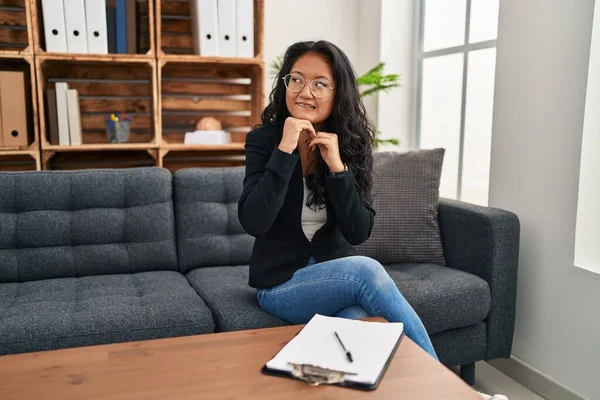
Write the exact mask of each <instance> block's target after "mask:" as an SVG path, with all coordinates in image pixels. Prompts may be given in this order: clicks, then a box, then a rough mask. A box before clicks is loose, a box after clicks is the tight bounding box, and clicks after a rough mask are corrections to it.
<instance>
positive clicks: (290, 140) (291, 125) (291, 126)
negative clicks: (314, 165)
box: [279, 117, 317, 153]
mask: <svg viewBox="0 0 600 400" xmlns="http://www.w3.org/2000/svg"><path fill="white" fill-rule="evenodd" d="M304 130H306V131H308V137H309V138H312V137H314V136H315V135H316V134H317V133H316V132H315V128H313V126H312V124H311V123H310V122H309V121H307V120H305V119H298V118H294V117H287V118H286V119H285V124H284V125H283V137H282V138H281V143H279V150H281V151H285V152H286V153H292V152H293V151H294V150H296V147H297V146H298V138H299V137H300V133H301V132H302V131H304Z"/></svg>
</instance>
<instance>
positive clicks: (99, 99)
mask: <svg viewBox="0 0 600 400" xmlns="http://www.w3.org/2000/svg"><path fill="white" fill-rule="evenodd" d="M36 68H37V69H38V76H37V77H38V88H39V91H38V103H39V106H40V133H41V138H42V148H43V149H45V150H49V149H55V150H56V149H59V150H65V149H64V147H65V146H58V145H57V144H51V143H50V140H49V134H48V124H49V118H48V115H47V112H46V110H47V109H48V108H47V96H46V89H49V88H52V87H53V86H54V85H55V83H56V82H67V83H68V84H69V88H73V89H77V90H78V92H79V101H80V111H81V126H82V141H83V146H72V147H73V148H76V147H80V148H82V149H83V150H86V149H87V148H89V146H93V147H92V148H91V149H96V148H103V147H104V148H106V149H107V150H110V149H113V147H114V146H121V147H123V146H125V147H128V146H129V147H130V148H131V147H132V146H133V147H135V146H139V147H142V148H146V147H152V146H154V145H155V144H156V143H157V142H156V136H155V131H156V129H155V127H156V107H155V104H154V103H155V102H154V94H155V90H156V63H155V62H154V61H148V60H145V61H138V62H116V61H113V62H109V61H66V60H56V59H53V58H52V57H48V58H45V57H40V58H37V59H36ZM121 111H124V112H125V113H126V114H127V115H128V116H129V117H131V129H130V134H129V142H128V143H124V144H113V143H108V139H107V137H106V128H105V119H106V117H108V116H110V114H111V113H113V112H121ZM70 150H72V151H77V149H70ZM67 151H68V150H67Z"/></svg>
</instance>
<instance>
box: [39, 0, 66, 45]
mask: <svg viewBox="0 0 600 400" xmlns="http://www.w3.org/2000/svg"><path fill="white" fill-rule="evenodd" d="M42 17H43V21H44V37H45V38H46V51H47V52H52V53H66V52H67V30H66V28H65V12H64V8H63V2H62V0H42Z"/></svg>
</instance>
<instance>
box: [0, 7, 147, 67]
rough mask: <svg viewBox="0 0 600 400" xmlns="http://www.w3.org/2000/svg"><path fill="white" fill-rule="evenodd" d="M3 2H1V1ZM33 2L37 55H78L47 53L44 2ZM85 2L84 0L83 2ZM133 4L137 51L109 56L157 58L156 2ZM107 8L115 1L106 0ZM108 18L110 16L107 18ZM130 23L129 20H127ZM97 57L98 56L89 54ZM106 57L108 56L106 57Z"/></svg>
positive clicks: (34, 40) (118, 57)
mask: <svg viewBox="0 0 600 400" xmlns="http://www.w3.org/2000/svg"><path fill="white" fill-rule="evenodd" d="M0 1H1V0H0ZM26 1H31V2H32V4H33V5H34V7H32V9H33V10H34V11H33V12H32V13H31V21H32V25H33V29H32V37H33V42H34V43H35V54H37V55H54V56H61V55H63V56H72V55H74V54H76V53H53V52H52V53H51V52H47V51H46V39H45V34H44V17H43V14H42V13H43V11H42V0H26ZM81 1H84V0H81ZM129 2H131V4H133V6H134V7H135V9H136V14H137V16H136V19H135V21H136V24H135V26H134V27H133V28H132V29H133V31H132V32H134V36H135V37H136V38H137V39H136V48H135V49H134V50H136V51H135V52H132V51H130V50H129V49H128V52H127V53H114V52H113V53H109V54H108V56H112V57H114V58H116V59H128V58H139V59H144V58H146V57H150V58H152V57H155V56H156V50H155V48H154V43H155V40H154V36H155V35H154V29H152V27H153V26H154V15H155V13H154V0H127V3H126V4H129ZM106 5H107V7H113V8H114V7H115V5H116V1H115V0H106ZM107 18H108V16H107ZM127 22H128V23H129V20H127ZM76 55H77V56H83V55H88V54H76ZM89 55H97V54H89ZM104 56H106V55H104Z"/></svg>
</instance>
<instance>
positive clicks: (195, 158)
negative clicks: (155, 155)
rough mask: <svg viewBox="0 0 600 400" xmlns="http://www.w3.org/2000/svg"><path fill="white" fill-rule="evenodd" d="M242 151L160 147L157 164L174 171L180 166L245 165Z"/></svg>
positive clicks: (215, 166)
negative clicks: (174, 149) (168, 148)
mask: <svg viewBox="0 0 600 400" xmlns="http://www.w3.org/2000/svg"><path fill="white" fill-rule="evenodd" d="M245 163H246V159H245V156H244V152H243V151H239V150H214V149H210V150H201V149H199V148H198V149H195V150H181V151H172V150H166V149H160V153H159V166H161V167H164V168H167V169H168V170H170V171H171V172H175V171H177V170H179V169H182V168H221V167H238V166H242V165H245Z"/></svg>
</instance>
